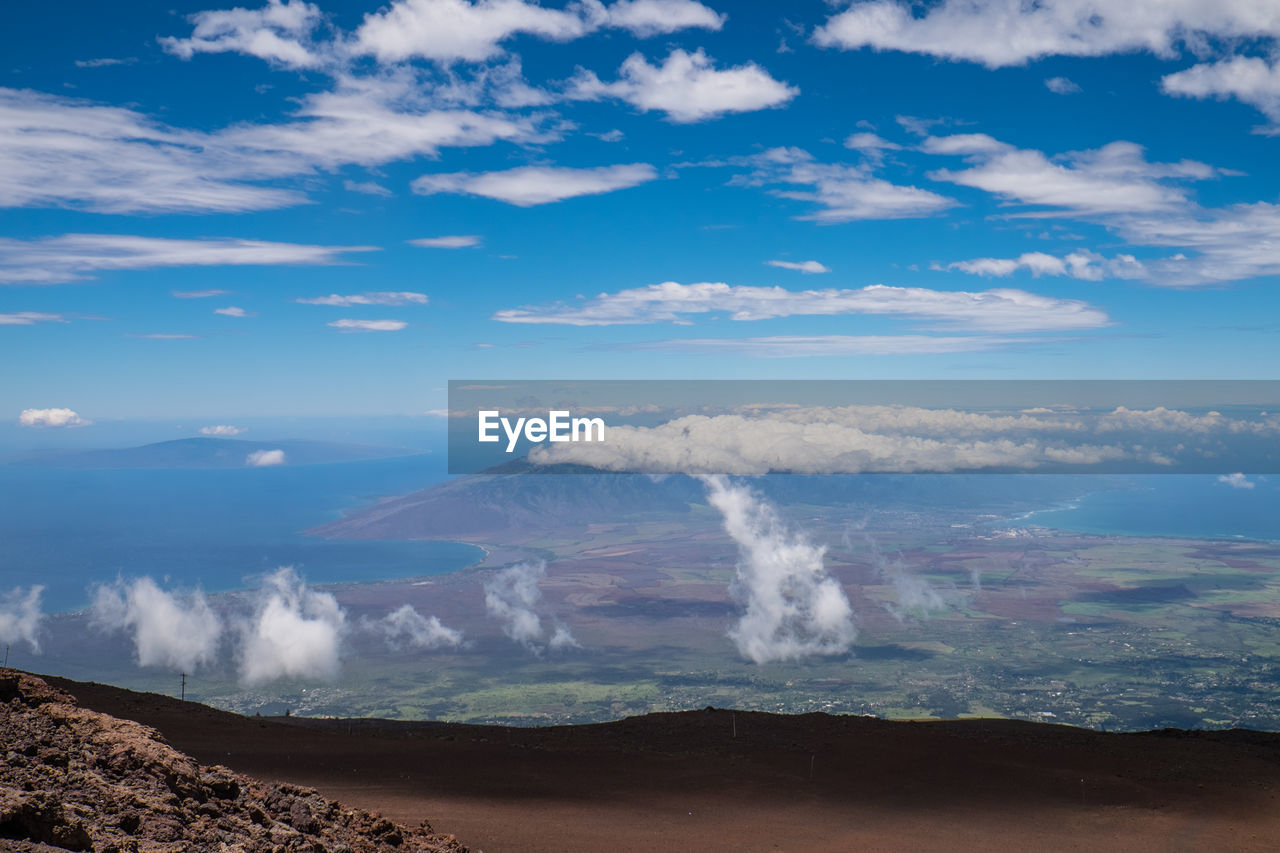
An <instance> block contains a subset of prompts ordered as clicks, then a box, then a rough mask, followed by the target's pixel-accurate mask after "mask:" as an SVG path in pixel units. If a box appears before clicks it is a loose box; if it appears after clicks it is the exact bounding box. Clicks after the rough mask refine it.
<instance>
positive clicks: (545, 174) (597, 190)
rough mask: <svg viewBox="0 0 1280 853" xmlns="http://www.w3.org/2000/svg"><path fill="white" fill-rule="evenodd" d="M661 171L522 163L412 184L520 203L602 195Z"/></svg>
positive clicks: (643, 166) (421, 189)
mask: <svg viewBox="0 0 1280 853" xmlns="http://www.w3.org/2000/svg"><path fill="white" fill-rule="evenodd" d="M656 177H658V172H657V170H656V169H654V168H653V167H652V166H650V165H648V164H647V163H630V164H627V165H622V166H600V167H598V168H594V169H570V168H566V167H557V166H522V167H520V168H517V169H507V170H506V171H502V172H481V173H472V172H448V173H443V174H435V175H423V176H422V177H420V178H418V179H417V180H415V181H414V182H413V184H412V186H413V191H414V192H416V193H418V194H419V195H434V194H436V193H454V194H458V195H473V196H480V197H482V198H491V199H496V200H497V201H505V202H506V203H507V204H514V205H516V206H517V207H532V206H534V205H539V204H550V203H551V202H556V201H564V200H565V199H569V198H577V197H578V196H584V195H599V194H601V193H609V192H614V191H615V190H622V189H628V188H630V187H634V186H638V185H639V184H643V183H646V182H648V181H652V180H653V179H654V178H656Z"/></svg>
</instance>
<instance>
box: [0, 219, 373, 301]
mask: <svg viewBox="0 0 1280 853" xmlns="http://www.w3.org/2000/svg"><path fill="white" fill-rule="evenodd" d="M370 251H376V249H375V248H374V247H372V246H308V245H303V244H298V243H271V242H267V241H264V240H234V239H230V240H171V239H167V238H163V237H137V236H131V235H128V234H63V235H61V236H59V237H43V238H40V239H36V240H14V239H7V238H0V284H61V283H64V282H70V281H84V280H87V279H92V278H95V277H96V276H95V274H96V273H98V272H100V271H107V270H145V269H159V268H165V267H195V266H245V265H250V266H276V265H291V266H313V265H325V264H340V263H344V259H343V258H342V255H344V254H346V253H349V252H370ZM224 293H226V291H223V290H203V291H201V290H196V291H176V292H175V293H174V295H175V296H177V297H178V298H179V299H200V298H204V297H208V296H218V295H222V294H224Z"/></svg>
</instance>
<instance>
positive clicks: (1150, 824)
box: [48, 678, 1280, 853]
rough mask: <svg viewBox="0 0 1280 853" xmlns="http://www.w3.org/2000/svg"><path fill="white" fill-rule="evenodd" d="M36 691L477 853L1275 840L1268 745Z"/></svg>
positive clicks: (1227, 844)
mask: <svg viewBox="0 0 1280 853" xmlns="http://www.w3.org/2000/svg"><path fill="white" fill-rule="evenodd" d="M48 681H49V682H50V683H52V684H55V685H57V686H58V687H61V688H63V689H65V690H67V691H69V692H70V693H72V694H73V695H75V696H76V697H77V698H78V699H79V700H80V702H81V703H82V704H83V705H84V706H86V707H88V708H92V709H95V710H99V711H103V712H105V713H109V714H113V715H116V716H119V717H124V718H126V719H132V720H137V721H139V722H143V723H145V724H147V725H150V726H154V727H156V728H157V729H159V730H160V731H161V732H162V733H163V734H164V735H165V737H166V738H168V740H169V741H170V743H172V745H173V746H174V747H176V748H177V749H180V750H182V751H184V752H187V753H189V754H191V755H193V756H194V757H196V758H197V759H198V760H199V761H201V762H204V763H208V764H215V763H216V764H224V765H227V766H229V767H231V768H232V769H234V770H236V771H239V772H242V773H247V774H251V775H253V776H256V777H259V778H262V779H266V780H280V781H287V782H292V783H295V784H299V785H306V786H311V787H315V788H316V789H318V790H319V791H320V792H321V794H323V795H324V796H326V797H331V798H334V799H337V800H339V801H341V802H342V803H344V804H347V805H350V806H355V807H362V808H366V809H370V810H377V811H380V812H382V813H383V814H385V815H386V816H387V817H389V818H391V819H392V820H395V821H398V822H400V823H404V824H409V825H414V824H416V823H417V822H418V821H420V820H423V819H429V820H430V821H431V823H432V825H433V826H434V827H435V828H436V829H437V831H440V832H447V833H453V834H455V835H456V836H457V837H458V838H459V839H460V840H461V841H463V842H464V843H466V844H467V845H468V846H470V847H471V848H472V850H475V851H484V853H507V852H508V851H548V853H552V851H554V853H565V852H566V851H592V853H598V851H617V853H629V851H637V853H639V851H644V853H650V851H658V850H731V851H841V853H844V851H873V850H886V851H888V850H894V851H896V850H911V851H964V850H975V851H976V850H982V851H988V850H1007V851H1039V850H1045V851H1049V850H1052V851H1061V850H1080V851H1111V850H1114V851H1126V853H1136V852H1137V851H1175V850H1186V851H1227V850H1258V851H1264V850H1267V851H1270V850H1275V849H1277V839H1278V838H1280V800H1277V799H1276V794H1277V791H1280V735H1272V734H1259V733H1251V732H1223V733H1216V734H1205V733H1199V734H1197V733H1187V732H1167V733H1152V734H1138V735H1120V734H1102V733H1097V732H1089V731H1083V730H1078V729H1071V728H1065V727H1061V726H1052V725H1047V724H1033V723H1017V722H1009V721H959V722H942V723H889V722H883V721H880V720H873V719H867V718H856V717H831V716H826V715H821V714H811V715H806V716H800V717H786V716H773V715H768V714H757V713H743V712H738V713H736V714H734V713H732V712H730V711H723V710H715V711H710V710H708V711H692V712H686V713H681V714H655V715H650V716H647V717H641V718H634V719H629V720H623V721H621V722H617V723H608V724H603V725H595V726H578V727H560V728H548V729H507V728H496V727H481V726H460V725H451V724H443V723H392V722H382V721H362V720H357V721H352V722H348V721H332V720H324V721H321V720H303V719H296V718H295V719H292V720H281V719H275V718H273V719H266V718H263V719H255V718H246V717H239V716H235V715H232V714H227V713H223V712H220V711H215V710H212V709H210V708H206V707H204V706H201V705H194V704H191V703H182V702H178V701H177V700H174V699H169V698H166V697H162V696H156V695H153V694H138V693H130V692H128V691H124V690H119V689H117V688H112V687H104V686H101V685H92V684H81V683H77V682H70V681H64V680H62V679H56V678H50V679H48ZM735 723H736V726H737V735H736V737H735V736H734V731H733V727H734V725H735Z"/></svg>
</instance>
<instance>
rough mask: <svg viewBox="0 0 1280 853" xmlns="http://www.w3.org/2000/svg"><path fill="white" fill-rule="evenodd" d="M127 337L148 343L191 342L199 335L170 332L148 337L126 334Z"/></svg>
mask: <svg viewBox="0 0 1280 853" xmlns="http://www.w3.org/2000/svg"><path fill="white" fill-rule="evenodd" d="M125 337H126V338H141V339H142V340H147V341H190V340H193V339H195V338H198V337H199V335H187V334H181V333H170V332H153V333H151V334H146V335H136V334H132V333H129V334H126V335H125Z"/></svg>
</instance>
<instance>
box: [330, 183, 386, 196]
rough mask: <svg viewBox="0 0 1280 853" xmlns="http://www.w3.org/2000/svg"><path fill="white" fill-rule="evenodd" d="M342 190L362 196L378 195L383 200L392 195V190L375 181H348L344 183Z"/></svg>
mask: <svg viewBox="0 0 1280 853" xmlns="http://www.w3.org/2000/svg"><path fill="white" fill-rule="evenodd" d="M342 188H343V189H344V190H346V191H347V192H352V193H360V194H361V195H376V196H381V197H383V198H387V197H389V196H390V195H392V193H391V190H389V189H387V188H386V187H384V186H383V185H382V184H379V183H375V182H373V181H351V180H346V181H343V182H342Z"/></svg>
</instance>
